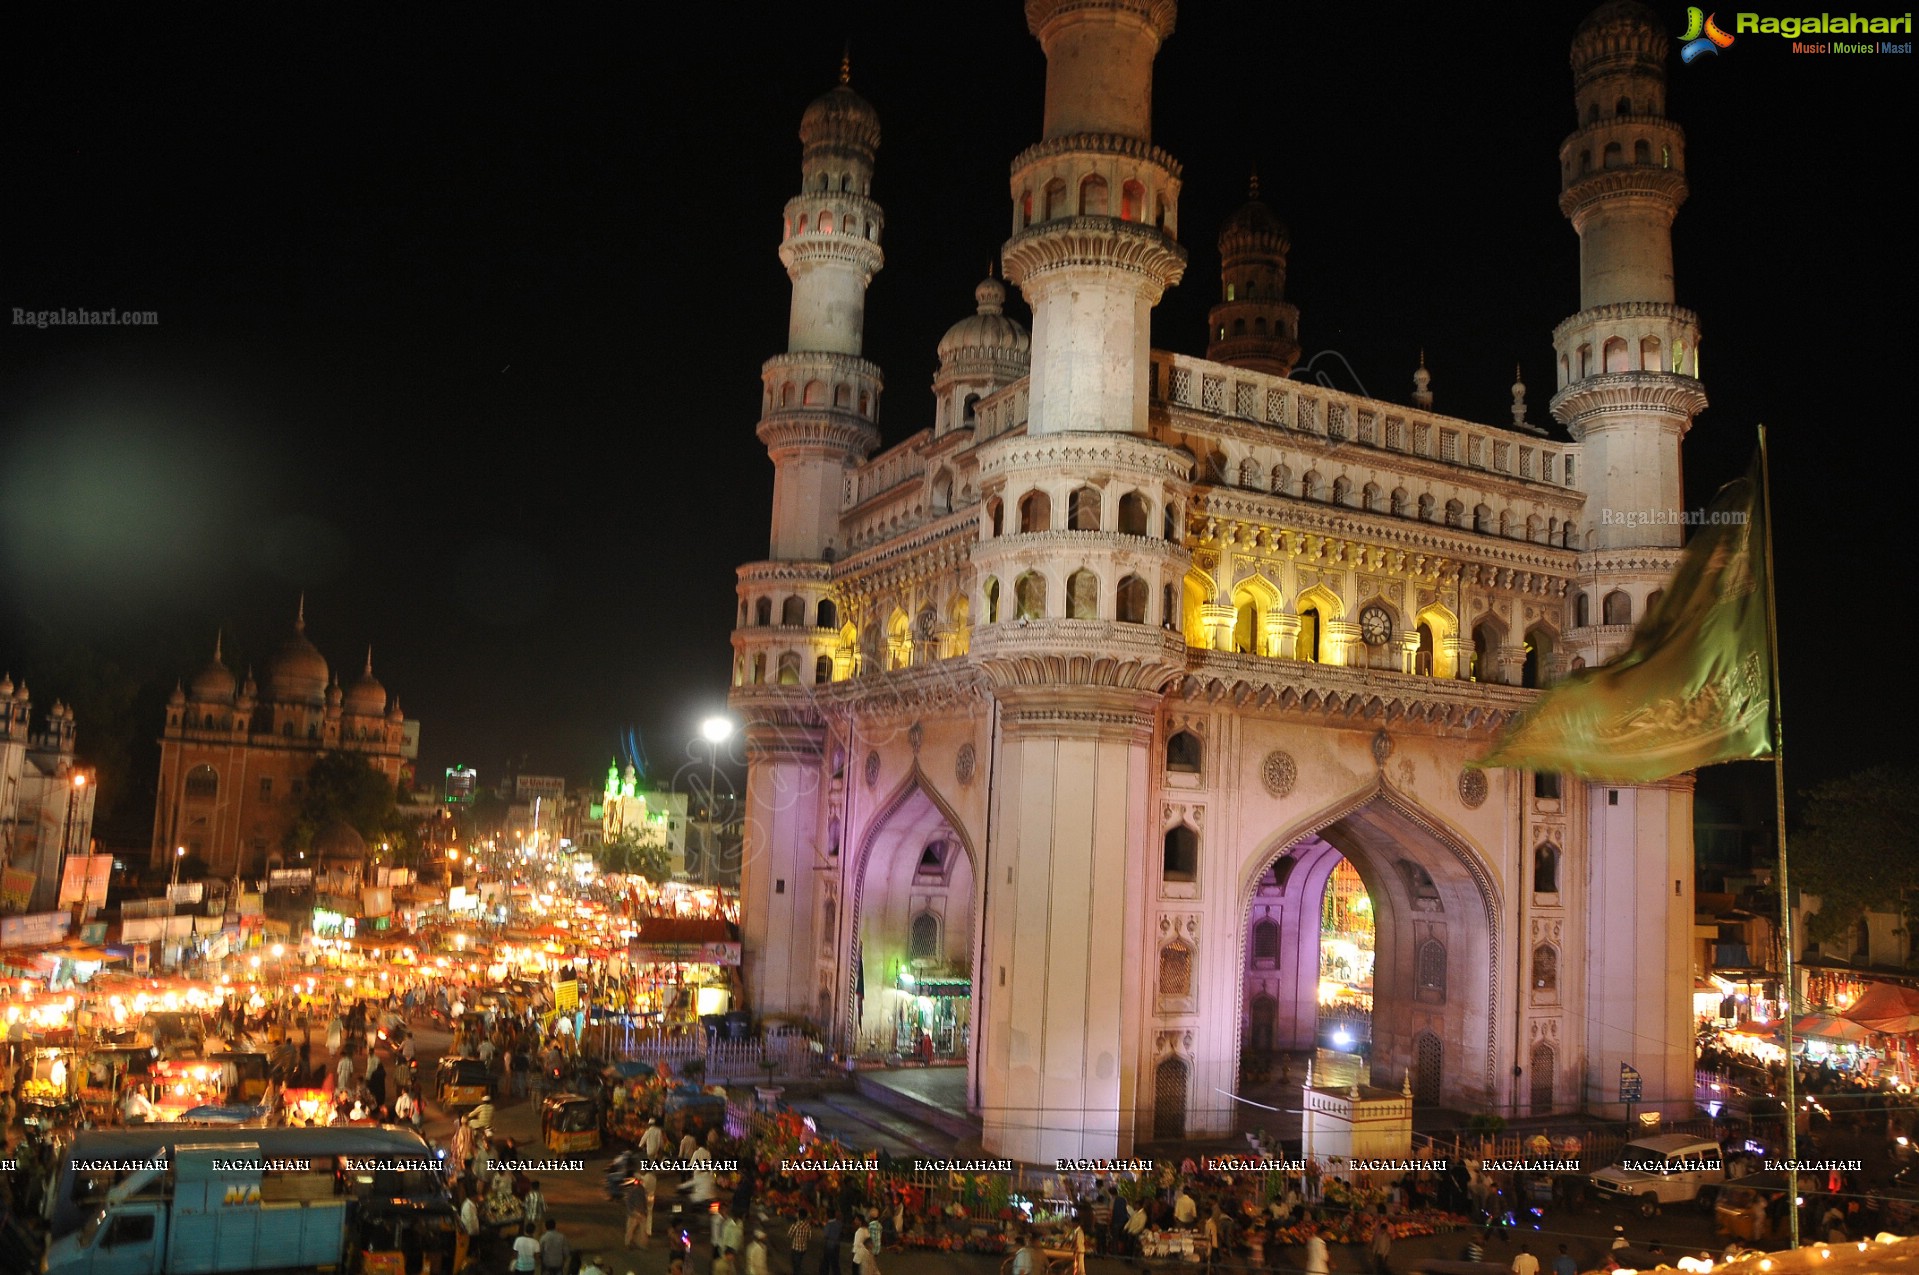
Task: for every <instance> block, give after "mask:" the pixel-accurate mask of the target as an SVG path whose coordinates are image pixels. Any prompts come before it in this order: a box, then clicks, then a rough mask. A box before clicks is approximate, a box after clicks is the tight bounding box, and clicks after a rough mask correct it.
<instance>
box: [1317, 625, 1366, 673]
mask: <svg viewBox="0 0 1919 1275" xmlns="http://www.w3.org/2000/svg"><path fill="white" fill-rule="evenodd" d="M1319 646H1320V652H1319V653H1320V656H1321V659H1320V661H1319V662H1320V663H1321V664H1340V665H1345V664H1351V663H1353V662H1354V661H1353V652H1354V650H1355V649H1356V648H1357V647H1358V646H1359V625H1358V624H1356V623H1354V622H1353V621H1352V620H1325V621H1322V622H1321V624H1320V631H1319Z"/></svg>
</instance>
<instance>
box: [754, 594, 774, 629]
mask: <svg viewBox="0 0 1919 1275" xmlns="http://www.w3.org/2000/svg"><path fill="white" fill-rule="evenodd" d="M753 623H754V624H757V625H758V626H759V627H760V628H762V629H763V628H765V627H766V626H767V625H769V624H771V623H773V599H771V598H761V599H760V600H759V601H758V602H755V603H754V604H753Z"/></svg>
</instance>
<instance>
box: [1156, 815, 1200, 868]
mask: <svg viewBox="0 0 1919 1275" xmlns="http://www.w3.org/2000/svg"><path fill="white" fill-rule="evenodd" d="M1160 875H1161V876H1162V877H1164V878H1165V879H1166V880H1168V881H1192V880H1196V879H1197V878H1198V877H1199V834H1198V833H1197V832H1194V831H1193V830H1192V829H1191V828H1189V827H1187V826H1186V825H1185V824H1183V823H1182V824H1175V825H1174V826H1173V827H1171V828H1168V829H1167V830H1166V843H1165V853H1164V855H1163V856H1162V857H1161V860H1160Z"/></svg>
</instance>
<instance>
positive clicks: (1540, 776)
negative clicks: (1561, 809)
mask: <svg viewBox="0 0 1919 1275" xmlns="http://www.w3.org/2000/svg"><path fill="white" fill-rule="evenodd" d="M1533 796H1534V798H1536V799H1537V800H1539V801H1558V800H1559V772H1558V771H1556V770H1535V771H1534V772H1533Z"/></svg>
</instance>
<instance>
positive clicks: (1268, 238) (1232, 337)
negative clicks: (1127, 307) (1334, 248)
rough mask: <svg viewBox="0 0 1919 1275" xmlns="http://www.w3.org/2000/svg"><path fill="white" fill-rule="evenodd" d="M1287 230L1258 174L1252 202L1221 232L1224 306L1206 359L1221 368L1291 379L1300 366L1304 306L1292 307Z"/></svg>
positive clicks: (1216, 315) (1214, 317)
mask: <svg viewBox="0 0 1919 1275" xmlns="http://www.w3.org/2000/svg"><path fill="white" fill-rule="evenodd" d="M1291 246H1292V243H1291V240H1290V239H1289V238H1288V237H1287V234H1286V227H1285V225H1284V224H1282V223H1281V222H1280V220H1279V218H1277V217H1275V216H1273V210H1272V209H1270V208H1268V207H1267V206H1266V203H1265V201H1264V200H1262V199H1260V197H1259V177H1258V175H1257V174H1255V175H1254V177H1253V179H1252V183H1251V185H1250V187H1249V188H1248V190H1247V192H1246V202H1245V203H1244V204H1242V205H1240V207H1239V209H1238V210H1237V211H1236V212H1234V213H1233V215H1232V216H1230V217H1228V218H1227V219H1226V224H1225V225H1224V226H1222V227H1220V231H1219V304H1218V305H1216V306H1214V307H1213V308H1212V310H1211V311H1209V312H1208V313H1207V316H1206V332H1207V341H1206V357H1207V358H1209V359H1211V360H1212V361H1213V362H1215V363H1225V364H1228V365H1230V366H1232V367H1243V368H1248V369H1250V370H1252V371H1255V372H1270V373H1272V374H1273V375H1274V376H1286V375H1288V374H1290V373H1291V372H1292V370H1293V364H1295V363H1297V362H1299V307H1298V306H1294V305H1288V304H1287V303H1286V253H1287V250H1288V249H1289V248H1291Z"/></svg>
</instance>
